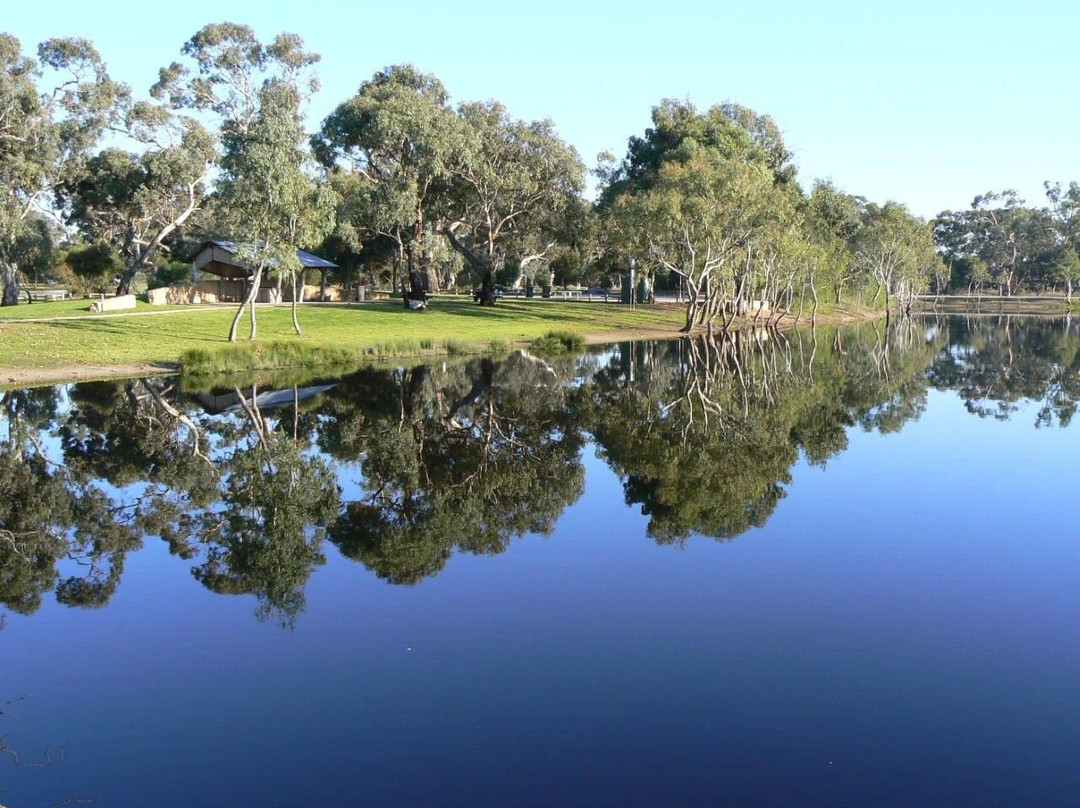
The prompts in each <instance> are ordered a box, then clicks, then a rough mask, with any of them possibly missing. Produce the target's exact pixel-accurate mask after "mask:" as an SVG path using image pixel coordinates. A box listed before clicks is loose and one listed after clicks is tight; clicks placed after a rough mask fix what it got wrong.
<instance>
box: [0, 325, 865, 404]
mask: <svg viewBox="0 0 1080 808" xmlns="http://www.w3.org/2000/svg"><path fill="white" fill-rule="evenodd" d="M884 316H885V312H884V311H883V310H882V311H877V310H865V311H839V312H836V311H834V312H832V313H830V314H827V315H819V316H818V318H817V319H818V325H843V324H846V323H854V322H868V321H870V320H876V319H879V318H882V317H884ZM809 325H810V320H809V317H808V316H805V315H804V316H802V317H801V318H800V319H799V322H798V323H797V324H796V323H795V322H794V321H793V320H792V319H790V318H787V317H785V318H784V320H783V321H781V323H780V324H779V325H778V326H777V328H778V329H779V330H780V331H790V330H792V329H793V328H802V327H809ZM749 327H750V324H748V323H744V324H742V325H740V326H738V327H733V328H731V329H730V331H731V332H736V331H739V330H741V329H743V328H749ZM681 328H682V325H681V324H680V323H672V324H671V325H670V326H657V325H648V326H643V327H640V328H619V329H614V330H612V331H586V332H584V333H583V334H582V337H583V338H584V339H585V344H586V345H607V344H611V343H615V342H633V341H638V340H660V339H678V338H680V337H685V336H694V335H697V334H704V333H705V332H704V331H703V330H697V331H694V332H692V333H691V334H685V333H683V332H682V331H680V330H679V329H681ZM715 333H720V332H719V330H718V331H717V332H715ZM529 344H530V343H529V342H521V343H515V345H516V346H517V347H527V346H528V345H529ZM422 357H423V358H427V359H430V358H431V355H430V354H424V355H422ZM406 358H408V357H405V356H398V357H395V359H406ZM417 358H421V355H418V356H417ZM180 372H181V367H180V363H179V362H177V361H169V360H156V361H147V362H119V363H116V364H107V363H100V362H97V363H87V364H83V363H76V364H67V365H56V366H54V367H32V368H19V367H2V366H0V389H11V388H13V387H41V386H44V385H50V384H66V383H75V382H91V381H104V380H107V379H130V378H136V377H138V378H141V377H147V376H167V375H173V374H177V373H180Z"/></svg>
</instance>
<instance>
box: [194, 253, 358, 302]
mask: <svg viewBox="0 0 1080 808" xmlns="http://www.w3.org/2000/svg"><path fill="white" fill-rule="evenodd" d="M238 252H239V245H237V244H236V243H235V242H232V241H216V240H213V239H211V240H210V241H207V242H206V243H204V244H203V245H202V248H201V249H200V250H199V252H198V253H197V254H196V255H195V259H194V261H192V265H193V267H194V269H195V273H196V275H195V277H196V278H198V277H199V273H200V272H205V273H207V274H208V275H216V276H217V277H218V278H219V280H218V282H217V292H216V295H217V299H218V300H219V301H222V302H236V301H239V300H243V299H244V298H245V296H246V295H247V292H248V289H249V288H250V286H249V284H250V283H251V276H252V275H253V274H254V273H253V271H252V269H251V267H249V266H247V265H246V264H245V263H244V262H243V261H241V260H240V259H239V258H238V257H237V253H238ZM296 257H297V258H299V259H300V265H301V266H302V267H304V269H317V270H319V271H320V273H322V275H323V281H325V275H326V270H328V269H336V268H337V264H335V263H333V262H332V261H327V260H326V259H325V258H319V256H317V255H312V254H311V253H309V252H305V251H304V250H297V251H296ZM205 284H206V281H205V280H204V281H203V282H201V283H200V284H199V285H200V288H201V287H203V286H205ZM324 285H325V284H324ZM204 291H210V290H208V289H207V290H204ZM291 295H292V289H283V290H282V289H279V288H278V284H277V283H276V282H273V283H271V282H269V281H267V279H266V277H265V276H263V281H262V283H261V284H260V288H259V294H258V296H256V298H255V301H256V302H257V303H279V302H281V300H288V299H291Z"/></svg>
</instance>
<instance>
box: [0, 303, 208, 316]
mask: <svg viewBox="0 0 1080 808" xmlns="http://www.w3.org/2000/svg"><path fill="white" fill-rule="evenodd" d="M93 302H94V301H93V300H89V299H84V298H81V297H80V298H76V299H73V300H56V301H52V302H48V303H45V302H40V303H27V302H26V300H25V299H23V300H20V301H19V305H17V306H0V322H3V321H4V320H32V319H39V318H52V317H87V316H89V314H90V304H91V303H93ZM185 308H186V309H193V308H199V309H202V308H209V307H204V306H198V307H193V306H151V305H150V304H149V303H144V302H143V301H141V300H136V301H135V308H134V309H122V310H120V311H107V312H104V313H102V314H99V315H94V316H96V317H116V316H117V315H121V314H131V313H132V312H144V311H145V312H155V313H158V312H162V311H175V310H177V309H185Z"/></svg>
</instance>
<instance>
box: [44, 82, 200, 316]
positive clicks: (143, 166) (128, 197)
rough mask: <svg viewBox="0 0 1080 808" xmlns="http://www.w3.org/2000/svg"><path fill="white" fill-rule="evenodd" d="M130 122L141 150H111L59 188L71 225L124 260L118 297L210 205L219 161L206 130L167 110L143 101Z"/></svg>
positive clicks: (129, 129) (129, 114)
mask: <svg viewBox="0 0 1080 808" xmlns="http://www.w3.org/2000/svg"><path fill="white" fill-rule="evenodd" d="M123 123H124V127H123V129H124V130H125V131H126V132H127V133H128V134H129V135H130V136H131V137H132V138H133V139H134V140H135V141H136V143H137V144H138V147H139V150H138V151H126V150H123V149H119V148H109V149H105V150H103V151H101V152H99V153H98V154H95V155H94V156H92V157H89V158H87V159H86V160H85V161H84V162H83V165H82V166H81V169H82V170H81V171H80V172H79V175H78V176H77V177H76V178H75V179H73V181H71V182H68V183H65V184H63V185H61V186H60V187H59V188H58V189H57V196H58V200H59V202H60V203H61V205H63V206H64V207H65V208H66V214H67V220H68V222H69V223H71V224H74V225H76V226H77V227H78V228H79V230H80V232H81V234H82V236H83V238H84V239H86V240H87V241H90V242H99V243H106V244H108V245H110V246H111V247H112V248H113V249H114V250H115V251H116V252H117V253H118V254H119V256H120V258H121V261H122V267H121V271H120V280H119V282H118V284H117V287H116V294H118V295H123V294H127V293H128V292H129V291H130V289H131V282H132V280H134V278H135V276H136V274H137V273H139V272H140V271H143V270H147V269H152V268H153V265H154V260H155V258H156V256H157V255H158V254H159V253H161V252H166V253H167V252H169V249H170V247H169V244H170V241H171V240H172V238H173V237H174V236H175V235H176V234H178V232H179V230H180V228H182V227H183V226H184V225H185V224H186V223H187V222H188V221H189V220H190V219H191V217H192V216H193V215H194V214H196V213H197V212H198V211H199V210H200V209H202V208H203V206H204V205H205V204H206V201H207V199H208V198H209V193H210V185H209V179H210V174H211V172H212V170H213V169H214V167H215V166H216V164H217V161H218V151H217V148H216V144H215V141H214V138H213V136H212V134H211V133H210V132H209V131H208V130H207V129H206V128H205V126H203V124H202V123H200V122H199V121H197V120H195V119H194V118H191V117H189V116H177V115H174V114H172V113H171V111H170V110H168V109H167V108H166V107H165V106H162V105H157V104H154V103H152V102H149V101H140V102H139V103H137V104H134V105H132V106H131V107H130V108H129V109H128V110H127V111H126V113H125V116H124V121H123Z"/></svg>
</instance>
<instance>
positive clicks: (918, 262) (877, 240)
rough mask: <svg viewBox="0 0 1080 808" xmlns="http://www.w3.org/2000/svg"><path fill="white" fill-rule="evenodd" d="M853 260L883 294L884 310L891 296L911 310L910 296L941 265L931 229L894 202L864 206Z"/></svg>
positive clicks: (926, 281)
mask: <svg viewBox="0 0 1080 808" xmlns="http://www.w3.org/2000/svg"><path fill="white" fill-rule="evenodd" d="M854 260H855V262H856V263H857V264H858V265H859V266H861V267H863V268H864V269H865V271H866V273H867V275H869V276H870V277H871V278H872V279H873V281H874V283H876V284H877V287H878V290H879V293H880V291H884V293H885V307H886V309H888V306H889V298H890V296H896V297H898V298H900V303H901V306H902V307H904V308H905V309H910V305H911V300H912V297H913V295H914V294H915V293H916V292H920V291H922V290H923V289H925V288H926V286H927V285H928V282H929V279H930V277H932V276H933V275H934V273H935V271H936V269H937V267H938V266H939V265H940V264H941V256H940V255H938V253H937V251H936V249H935V246H934V239H933V235H932V232H931V229H930V226H929V225H928V224H927V223H926V222H924V221H923V220H922V219H919V218H918V217H916V216H913V215H912V214H911V213H909V212H908V210H907V208H905V207H904V206H903V205H900V204H898V203H896V202H886V203H885V204H884V205H880V206H879V205H875V204H870V205H868V206H867V208H866V211H865V213H864V215H863V226H862V228H861V229H860V230H859V233H858V237H857V238H856V239H855V250H854ZM876 297H877V295H876V294H875V299H876Z"/></svg>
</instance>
